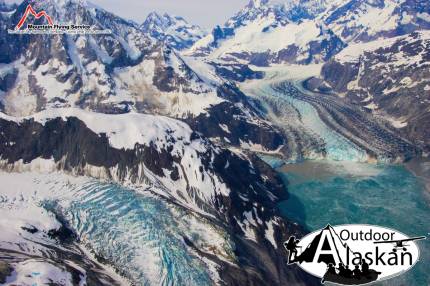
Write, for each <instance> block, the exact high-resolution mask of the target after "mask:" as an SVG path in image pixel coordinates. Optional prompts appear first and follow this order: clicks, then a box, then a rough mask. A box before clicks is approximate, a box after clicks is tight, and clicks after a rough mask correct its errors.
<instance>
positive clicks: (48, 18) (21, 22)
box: [15, 5, 54, 30]
mask: <svg viewBox="0 0 430 286" xmlns="http://www.w3.org/2000/svg"><path fill="white" fill-rule="evenodd" d="M29 14H31V15H33V16H34V17H35V18H36V19H40V18H42V17H44V18H45V19H46V21H48V23H49V25H50V26H53V25H54V22H53V21H52V18H51V16H49V15H48V14H46V12H45V11H40V12H39V13H36V11H34V9H33V7H32V6H31V5H28V6H27V8H26V9H25V13H24V15H23V16H22V18H21V20H19V22H18V25H16V28H15V29H16V30H19V29H21V27H22V25H24V23H25V21H26V20H27V17H28V15H29Z"/></svg>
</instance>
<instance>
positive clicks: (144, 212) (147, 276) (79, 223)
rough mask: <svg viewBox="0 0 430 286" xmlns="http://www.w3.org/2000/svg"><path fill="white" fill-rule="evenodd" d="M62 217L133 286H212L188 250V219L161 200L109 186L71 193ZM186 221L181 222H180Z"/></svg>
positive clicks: (98, 185)
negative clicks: (186, 237)
mask: <svg viewBox="0 0 430 286" xmlns="http://www.w3.org/2000/svg"><path fill="white" fill-rule="evenodd" d="M73 192H76V193H75V195H74V197H75V198H76V200H74V201H73V202H71V203H70V204H68V205H67V206H65V207H64V215H65V216H66V219H67V221H68V222H69V223H70V226H71V227H72V228H73V229H74V230H75V231H76V232H77V234H78V235H79V237H80V238H81V239H82V242H83V243H85V244H86V245H87V246H89V247H90V248H91V249H92V250H94V251H95V252H96V253H97V254H98V255H100V256H101V257H103V258H105V259H108V260H109V261H110V262H111V263H112V264H113V265H114V266H115V267H116V268H117V269H119V270H120V271H121V272H122V273H124V274H125V275H126V276H127V277H129V278H131V279H132V281H135V282H136V284H135V285H210V284H211V279H210V276H209V274H208V271H207V266H205V265H204V264H203V263H202V261H201V260H200V259H199V258H197V257H195V256H193V255H192V254H191V253H190V252H189V251H188V248H187V247H186V245H185V243H184V239H183V235H193V231H192V230H190V228H189V226H188V225H184V224H186V219H185V218H186V214H185V213H183V212H181V210H179V209H177V208H173V207H172V206H170V205H167V204H166V203H165V202H163V201H162V200H160V199H159V198H155V197H152V196H150V195H143V194H138V193H136V192H134V191H131V190H127V189H125V188H121V187H119V186H117V185H113V184H102V183H98V182H94V183H89V184H87V185H84V186H80V187H78V189H75V190H73ZM181 218H184V221H181Z"/></svg>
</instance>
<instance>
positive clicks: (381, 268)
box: [284, 224, 425, 285]
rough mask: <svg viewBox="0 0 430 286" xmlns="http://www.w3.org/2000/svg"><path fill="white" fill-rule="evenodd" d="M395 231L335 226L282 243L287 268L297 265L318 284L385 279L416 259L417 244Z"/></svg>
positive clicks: (358, 226)
mask: <svg viewBox="0 0 430 286" xmlns="http://www.w3.org/2000/svg"><path fill="white" fill-rule="evenodd" d="M422 239H425V237H424V236H420V237H408V236H406V235H405V234H403V233H400V232H398V231H395V230H392V229H389V228H384V227H380V226H372V225H358V224H357V225H339V226H333V227H332V226H330V225H327V226H326V227H325V228H323V229H321V230H318V231H315V232H313V233H311V234H308V235H307V236H305V237H303V238H301V239H300V240H299V239H297V238H296V237H294V236H291V237H290V238H289V239H288V241H286V242H284V246H285V248H286V250H287V251H288V252H289V258H288V264H297V265H298V266H300V268H302V269H303V270H305V271H306V272H308V273H310V274H312V275H314V276H317V277H320V278H321V282H322V283H323V284H324V283H325V282H331V283H335V284H340V285H361V284H367V283H371V282H374V281H380V280H385V279H389V278H392V277H395V276H398V275H400V274H403V273H404V272H406V271H408V270H409V269H411V268H412V267H413V266H414V265H415V263H416V262H417V261H418V259H419V248H418V245H417V243H416V242H417V241H419V240H422Z"/></svg>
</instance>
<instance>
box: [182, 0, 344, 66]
mask: <svg viewBox="0 0 430 286" xmlns="http://www.w3.org/2000/svg"><path fill="white" fill-rule="evenodd" d="M343 47H344V44H343V43H342V41H341V40H340V39H339V38H338V37H337V36H336V35H335V34H334V33H333V32H332V31H331V30H329V29H327V28H326V27H325V25H323V24H321V23H318V22H315V21H313V20H308V19H303V20H300V21H293V20H291V19H290V17H289V13H288V11H287V9H286V8H285V5H283V4H279V3H272V2H269V1H260V0H251V1H250V3H249V4H248V5H247V6H246V7H245V8H244V9H242V10H241V11H239V13H237V14H236V15H235V16H234V17H232V18H231V19H229V20H228V21H227V22H226V24H225V25H224V26H223V27H220V26H218V27H216V28H215V29H214V30H213V31H212V33H211V34H210V35H208V36H206V37H204V38H203V39H201V40H200V41H198V42H197V43H196V44H195V45H194V46H193V47H192V48H191V49H190V50H189V51H187V52H186V54H189V55H194V56H208V57H209V58H210V59H221V60H224V61H229V62H236V63H250V64H254V65H259V66H266V65H269V64H272V63H301V64H308V63H312V62H314V63H319V62H323V61H325V60H327V59H329V58H330V57H331V56H332V55H334V54H336V53H337V52H339V51H340V50H341V49H342V48H343Z"/></svg>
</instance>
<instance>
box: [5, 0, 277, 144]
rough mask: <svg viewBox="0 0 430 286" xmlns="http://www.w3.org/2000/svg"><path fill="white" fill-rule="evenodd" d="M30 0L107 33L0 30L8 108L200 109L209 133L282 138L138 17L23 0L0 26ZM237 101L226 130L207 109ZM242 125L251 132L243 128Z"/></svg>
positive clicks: (183, 115)
mask: <svg viewBox="0 0 430 286" xmlns="http://www.w3.org/2000/svg"><path fill="white" fill-rule="evenodd" d="M29 3H32V4H33V6H34V7H33V8H34V9H36V10H42V9H44V10H45V11H46V12H47V13H48V14H49V15H51V16H52V17H53V18H54V19H61V22H72V23H81V24H89V25H94V26H95V27H97V28H98V29H110V30H112V34H110V35H97V36H95V35H55V36H52V35H24V36H22V38H20V37H17V36H16V35H10V34H7V33H6V30H2V33H4V35H2V40H1V41H0V50H2V51H4V53H2V54H1V56H0V62H1V63H2V65H1V67H0V71H1V77H0V108H1V110H3V111H4V112H5V113H7V114H9V115H14V116H26V115H31V114H33V113H35V112H39V111H43V110H46V109H50V108H68V107H79V108H83V109H88V110H92V111H96V112H104V113H126V112H130V111H135V112H144V113H151V114H160V115H167V116H172V117H175V118H180V119H185V120H187V119H188V118H191V121H192V118H194V117H198V116H200V115H202V116H201V120H200V121H199V122H201V124H205V123H204V121H209V120H211V121H212V122H213V123H211V124H215V127H214V128H213V129H211V130H206V129H202V130H201V132H203V134H205V135H208V136H209V137H214V138H215V137H216V138H218V139H219V140H221V141H224V142H226V143H228V142H234V143H232V144H235V145H237V146H240V145H241V142H244V143H249V144H248V146H254V145H255V144H256V145H258V146H262V148H263V149H268V150H277V149H278V148H279V147H280V146H281V145H282V142H283V139H280V136H279V135H278V134H277V133H276V131H275V130H273V128H272V127H271V126H270V124H268V123H267V122H264V121H263V120H261V119H259V118H258V114H257V113H256V112H255V111H253V108H252V106H251V105H249V104H248V103H247V99H246V97H245V96H244V95H243V94H242V93H241V92H240V91H239V90H238V89H237V88H236V87H235V86H234V85H232V84H230V83H228V82H226V81H224V80H223V79H221V78H220V77H218V76H217V75H216V71H215V70H214V68H213V67H211V66H210V65H207V64H205V63H203V62H200V61H196V60H194V59H192V58H184V57H182V56H181V55H179V54H178V52H177V51H175V50H174V49H172V48H170V47H169V46H168V45H166V44H165V43H163V42H160V41H158V40H156V39H154V38H151V37H149V36H148V35H147V34H146V33H144V32H142V30H141V29H140V28H139V26H138V25H137V24H135V23H133V22H130V21H126V20H124V19H122V18H119V17H117V16H115V15H113V14H111V13H109V12H106V11H104V10H103V9H101V8H99V7H96V6H93V5H92V4H88V3H85V2H82V1H72V0H69V1H55V0H45V1H30V2H28V1H25V2H23V3H22V4H20V5H19V6H18V8H17V9H16V10H15V11H14V12H13V13H8V14H7V15H5V16H4V17H3V18H2V19H1V22H2V25H3V26H5V27H14V23H17V22H18V20H19V18H20V17H21V16H22V14H23V13H24V10H25V9H26V7H27V4H29ZM66 11H70V12H67V13H66ZM38 21H39V22H43V20H38ZM58 21H60V20H58ZM239 102H242V105H241V107H240V108H234V110H235V112H234V115H235V116H233V115H232V120H230V121H228V122H227V126H228V127H229V128H230V129H229V130H230V132H226V131H225V130H226V129H225V128H224V129H223V128H221V127H219V124H220V123H219V122H218V123H217V122H216V121H214V119H213V118H212V119H210V116H208V114H210V113H215V112H218V111H216V110H219V109H220V107H219V106H220V105H222V106H224V107H226V106H227V107H228V108H232V109H233V106H234V105H235V104H238V103H239ZM217 106H218V107H217ZM203 114H205V115H203ZM220 120H221V119H220ZM247 130H253V131H252V132H251V134H247ZM208 132H210V134H208ZM262 134H264V136H262Z"/></svg>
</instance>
